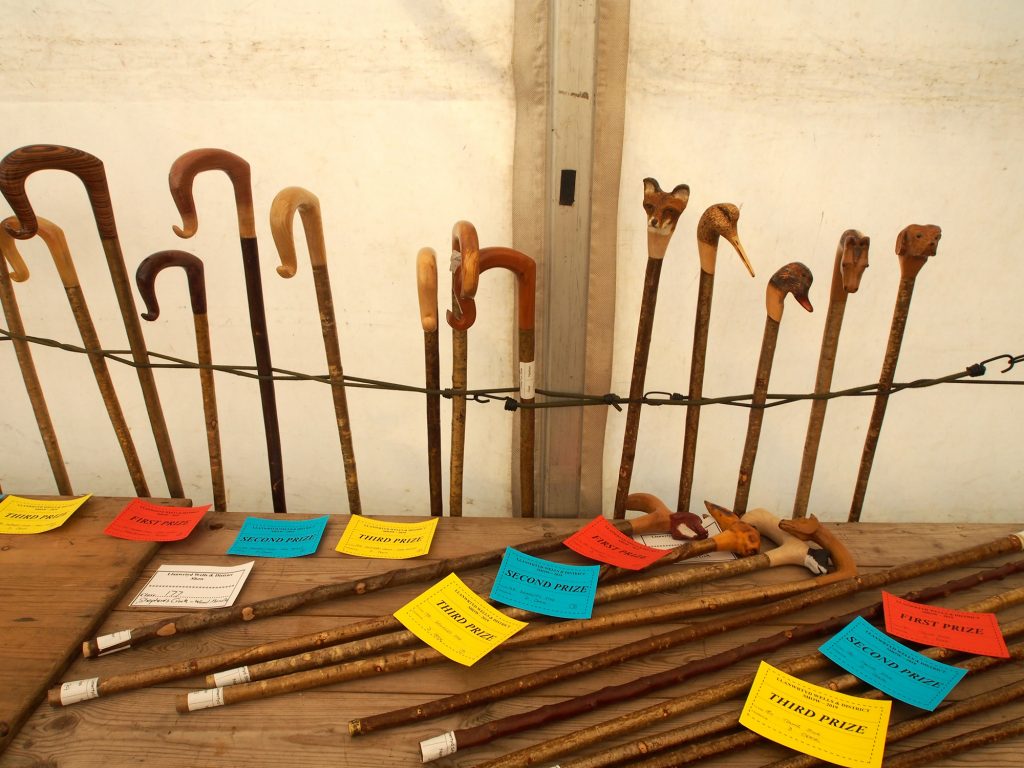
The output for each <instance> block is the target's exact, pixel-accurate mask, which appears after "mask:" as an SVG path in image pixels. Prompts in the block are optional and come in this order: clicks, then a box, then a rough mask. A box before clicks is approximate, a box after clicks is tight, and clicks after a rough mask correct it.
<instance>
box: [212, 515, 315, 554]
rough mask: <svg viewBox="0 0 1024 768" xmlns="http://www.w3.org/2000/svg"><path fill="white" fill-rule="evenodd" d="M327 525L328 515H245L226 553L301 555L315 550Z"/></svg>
mask: <svg viewBox="0 0 1024 768" xmlns="http://www.w3.org/2000/svg"><path fill="white" fill-rule="evenodd" d="M326 527H327V515H324V516H323V517H314V518H313V519H312V520H278V519H273V520H264V519H263V518H260V517H247V518H245V522H244V523H242V530H240V531H239V532H238V536H237V537H236V538H235V541H234V543H233V544H232V545H231V548H230V549H229V550H228V554H229V555H247V556H250V557H251V556H255V557H302V556H303V555H311V554H313V553H314V552H316V548H317V547H318V546H320V538H321V537H322V536H323V535H324V529H325V528H326Z"/></svg>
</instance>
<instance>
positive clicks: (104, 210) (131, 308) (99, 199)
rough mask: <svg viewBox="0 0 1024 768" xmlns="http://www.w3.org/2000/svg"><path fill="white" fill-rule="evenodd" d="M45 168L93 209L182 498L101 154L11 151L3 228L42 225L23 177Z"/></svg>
mask: <svg viewBox="0 0 1024 768" xmlns="http://www.w3.org/2000/svg"><path fill="white" fill-rule="evenodd" d="M42 170H62V171H68V172H69V173H73V174H74V175H75V176H77V177H78V178H79V180H80V181H81V182H82V184H83V185H84V186H85V191H86V194H87V195H88V196H89V204H90V205H91V207H92V212H93V218H95V220H96V229H97V230H98V232H99V235H100V240H101V241H102V243H103V253H104V255H105V256H106V259H107V269H108V270H109V271H110V278H111V280H112V282H113V285H114V293H115V294H116V295H117V304H118V307H119V308H120V310H121V319H122V321H123V322H124V327H125V331H126V332H127V334H128V346H129V347H130V348H131V353H132V360H133V361H134V362H135V365H136V373H137V374H138V377H139V384H140V386H141V387H142V397H143V399H144V401H145V403H146V412H147V414H148V415H149V423H150V426H151V427H152V429H153V437H154V439H155V440H156V447H157V451H158V453H159V455H160V464H161V466H162V467H163V472H164V478H165V479H166V481H167V489H168V492H169V493H170V495H171V496H173V497H175V498H183V497H184V496H185V492H184V490H183V489H182V485H181V478H180V477H179V475H178V467H177V464H176V463H175V461H174V449H173V448H172V447H171V439H170V435H169V433H168V431H167V424H166V422H165V420H164V413H163V409H162V408H161V406H160V395H159V394H158V393H157V390H156V381H155V379H154V378H153V370H152V369H151V368H150V367H149V353H148V352H147V351H146V340H145V339H144V338H143V336H142V325H141V324H140V323H139V318H138V315H137V314H136V308H135V299H134V298H133V297H132V290H131V285H130V284H129V282H128V271H127V269H126V268H125V264H124V255H123V254H122V253H121V243H120V241H119V240H118V237H117V226H116V224H115V222H114V209H113V205H112V203H111V199H110V190H109V189H108V187H107V176H106V173H105V171H104V169H103V163H102V162H101V161H100V160H99V158H97V157H94V156H93V155H90V154H89V153H88V152H83V151H81V150H79V149H72V148H71V147H63V146H59V145H53V144H34V145H31V146H27V147H21V148H20V149H16V150H14V151H13V152H11V153H10V154H9V155H7V157H5V158H4V159H3V160H2V161H0V192H3V195H4V197H5V198H6V199H7V203H8V205H10V206H11V208H12V209H13V210H14V214H15V216H16V217H17V219H18V225H17V226H16V227H15V226H13V225H12V223H10V222H7V223H5V224H4V229H6V230H7V232H8V233H9V234H10V235H11V236H13V237H14V238H16V239H18V240H27V239H28V238H30V237H32V236H33V235H35V234H36V231H37V228H38V225H37V221H36V215H35V212H34V211H33V210H32V203H31V202H30V201H29V199H28V195H27V194H26V192H25V180H26V179H27V178H28V176H29V175H31V174H32V173H35V172H36V171H42Z"/></svg>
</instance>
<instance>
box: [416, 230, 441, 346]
mask: <svg viewBox="0 0 1024 768" xmlns="http://www.w3.org/2000/svg"><path fill="white" fill-rule="evenodd" d="M416 293H417V296H418V297H419V304H420V324H421V325H422V326H423V331H424V332H425V333H433V332H434V331H436V330H437V254H436V253H434V249H433V248H420V250H419V253H417V254H416Z"/></svg>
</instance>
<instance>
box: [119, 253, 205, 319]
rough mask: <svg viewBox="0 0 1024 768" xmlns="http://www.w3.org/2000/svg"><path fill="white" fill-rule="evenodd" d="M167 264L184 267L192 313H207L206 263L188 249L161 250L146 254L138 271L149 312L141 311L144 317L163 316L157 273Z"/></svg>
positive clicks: (140, 286) (137, 280) (136, 271)
mask: <svg viewBox="0 0 1024 768" xmlns="http://www.w3.org/2000/svg"><path fill="white" fill-rule="evenodd" d="M168 267H181V268H182V269H184V270H185V275H186V277H187V278H188V293H189V297H190V299H191V301H192V314H195V315H205V314H206V280H205V279H204V276H203V275H204V271H205V270H204V269H203V262H202V261H200V260H199V258H198V257H196V256H194V255H193V254H191V253H188V252H187V251H158V252H157V253H154V254H153V255H151V256H147V257H146V258H144V259H143V260H142V263H141V264H139V268H138V269H137V270H135V282H136V283H137V284H138V286H139V294H140V295H141V296H142V300H143V301H144V302H145V303H146V309H147V310H148V311H146V312H143V313H142V317H143V319H144V320H156V319H157V318H158V317H160V304H159V303H158V302H157V300H156V276H157V275H158V274H160V273H161V272H162V271H163V270H165V269H167V268H168Z"/></svg>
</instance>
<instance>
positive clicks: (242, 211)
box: [167, 149, 256, 238]
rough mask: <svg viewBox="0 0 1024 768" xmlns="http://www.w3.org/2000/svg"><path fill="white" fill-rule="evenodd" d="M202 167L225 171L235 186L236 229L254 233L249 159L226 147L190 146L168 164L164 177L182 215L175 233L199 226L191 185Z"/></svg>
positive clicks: (189, 233) (181, 234)
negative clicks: (168, 169)
mask: <svg viewBox="0 0 1024 768" xmlns="http://www.w3.org/2000/svg"><path fill="white" fill-rule="evenodd" d="M203 171H224V173H226V174H227V176H228V178H229V179H231V186H232V187H234V190H235V207H236V209H237V211H238V233H239V235H241V236H242V237H256V219H255V216H254V214H253V207H252V174H251V171H250V169H249V163H247V162H246V161H245V160H244V159H243V158H241V157H239V156H238V155H235V154H232V153H231V152H228V151H227V150H225V149H193V150H192V151H191V152H186V153H185V154H183V155H182V156H181V157H179V158H178V159H177V160H175V161H174V163H173V164H172V165H171V170H170V173H168V176H167V181H168V184H169V185H170V188H171V197H172V198H173V199H174V205H175V206H176V207H177V209H178V213H179V214H180V215H181V222H182V226H181V227H178V226H174V227H173V229H174V234H176V235H177V236H178V237H183V238H189V237H192V236H193V235H194V234H195V233H196V232H197V231H198V230H199V218H198V216H197V215H196V203H195V198H194V197H193V196H192V185H193V183H194V182H195V178H196V176H198V175H199V174H200V173H202V172H203Z"/></svg>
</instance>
